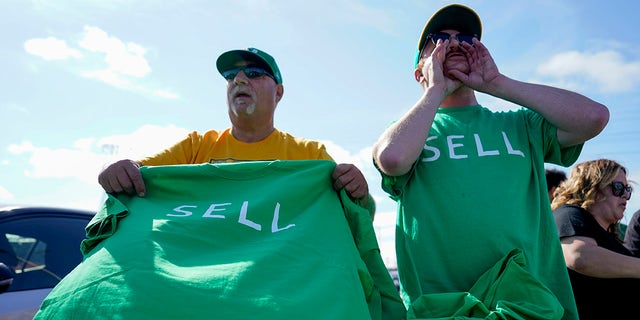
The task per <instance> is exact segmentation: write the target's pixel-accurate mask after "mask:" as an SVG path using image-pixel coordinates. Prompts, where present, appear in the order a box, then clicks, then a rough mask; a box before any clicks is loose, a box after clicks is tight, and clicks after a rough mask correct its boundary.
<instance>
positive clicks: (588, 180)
mask: <svg viewBox="0 0 640 320" xmlns="http://www.w3.org/2000/svg"><path fill="white" fill-rule="evenodd" d="M620 171H622V172H624V173H625V175H626V174H627V169H626V168H625V167H623V166H622V165H621V164H619V163H618V162H616V161H613V160H608V159H598V160H592V161H586V162H582V163H579V164H578V165H576V166H575V167H574V168H573V170H571V172H570V173H569V177H568V178H567V179H566V180H565V181H563V182H562V183H561V184H560V185H559V186H558V188H557V189H556V191H555V192H554V198H553V202H552V203H551V209H553V210H555V209H557V208H558V207H560V206H561V205H564V204H573V205H578V206H580V207H582V208H583V209H585V210H587V211H590V208H591V206H593V205H594V204H595V203H596V202H598V201H601V200H602V198H598V191H601V190H604V189H605V188H608V187H609V185H610V184H611V183H612V182H614V181H615V179H616V176H618V174H619V173H620ZM617 228H618V223H615V224H612V225H610V226H609V230H607V231H609V232H610V233H615V232H616V231H617Z"/></svg>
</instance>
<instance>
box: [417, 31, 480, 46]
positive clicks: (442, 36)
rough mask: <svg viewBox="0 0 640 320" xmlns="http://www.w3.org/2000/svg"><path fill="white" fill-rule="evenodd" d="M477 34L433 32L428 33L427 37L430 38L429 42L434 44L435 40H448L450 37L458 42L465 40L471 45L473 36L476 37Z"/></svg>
mask: <svg viewBox="0 0 640 320" xmlns="http://www.w3.org/2000/svg"><path fill="white" fill-rule="evenodd" d="M477 37H478V36H477V35H475V34H462V33H459V34H457V35H451V34H448V33H446V32H435V33H430V34H429V35H428V36H427V38H430V39H431V42H433V44H436V42H438V40H442V41H445V40H449V39H451V38H456V40H458V42H466V43H468V44H470V45H473V38H477Z"/></svg>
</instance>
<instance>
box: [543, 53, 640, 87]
mask: <svg viewBox="0 0 640 320" xmlns="http://www.w3.org/2000/svg"><path fill="white" fill-rule="evenodd" d="M537 73H538V74H539V75H541V76H544V77H549V78H552V79H554V81H556V82H560V83H561V86H562V87H566V88H572V89H579V90H583V91H586V90H597V91H600V92H605V93H616V92H628V91H631V90H634V89H636V88H637V87H638V84H640V62H636V61H631V62H628V61H625V60H624V58H623V57H622V55H621V54H620V53H618V52H617V51H611V50H608V51H599V52H578V51H569V52H563V53H559V54H556V55H555V56H553V57H551V59H549V61H547V62H546V63H544V64H542V65H540V66H538V68H537Z"/></svg>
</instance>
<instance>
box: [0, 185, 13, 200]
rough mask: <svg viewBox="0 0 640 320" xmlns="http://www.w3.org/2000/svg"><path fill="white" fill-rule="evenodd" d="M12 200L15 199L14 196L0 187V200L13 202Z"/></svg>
mask: <svg viewBox="0 0 640 320" xmlns="http://www.w3.org/2000/svg"><path fill="white" fill-rule="evenodd" d="M14 198H15V197H14V195H13V194H11V192H9V190H7V189H6V188H5V187H3V186H0V200H2V201H7V200H13V199H14Z"/></svg>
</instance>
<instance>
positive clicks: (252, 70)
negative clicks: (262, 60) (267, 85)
mask: <svg viewBox="0 0 640 320" xmlns="http://www.w3.org/2000/svg"><path fill="white" fill-rule="evenodd" d="M240 71H242V72H244V75H245V76H247V78H249V79H256V78H260V77H262V76H267V77H269V78H271V79H273V80H274V81H275V80H276V79H275V77H274V76H273V75H272V74H271V72H269V71H267V70H265V69H263V68H260V67H248V66H242V67H238V68H235V69H231V70H227V71H225V72H223V73H222V77H224V78H225V79H227V81H231V80H233V79H235V78H236V76H237V75H238V73H240Z"/></svg>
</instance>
